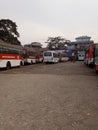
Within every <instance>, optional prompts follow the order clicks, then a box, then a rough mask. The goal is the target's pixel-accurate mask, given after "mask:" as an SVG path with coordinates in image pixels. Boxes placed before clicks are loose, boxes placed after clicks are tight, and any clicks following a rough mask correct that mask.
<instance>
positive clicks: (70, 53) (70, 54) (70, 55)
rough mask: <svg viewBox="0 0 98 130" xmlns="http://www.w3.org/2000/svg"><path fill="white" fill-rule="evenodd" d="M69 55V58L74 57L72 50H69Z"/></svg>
mask: <svg viewBox="0 0 98 130" xmlns="http://www.w3.org/2000/svg"><path fill="white" fill-rule="evenodd" d="M67 55H68V57H69V58H70V57H72V50H67Z"/></svg>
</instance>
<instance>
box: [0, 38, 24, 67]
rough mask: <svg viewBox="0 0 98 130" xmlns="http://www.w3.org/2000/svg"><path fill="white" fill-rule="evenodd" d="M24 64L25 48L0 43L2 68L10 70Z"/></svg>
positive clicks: (0, 64)
mask: <svg viewBox="0 0 98 130" xmlns="http://www.w3.org/2000/svg"><path fill="white" fill-rule="evenodd" d="M23 64H24V50H23V47H22V46H18V45H12V44H9V43H5V42H3V41H0V68H6V69H10V68H11V67H16V66H21V65H23Z"/></svg>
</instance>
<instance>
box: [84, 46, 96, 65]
mask: <svg viewBox="0 0 98 130" xmlns="http://www.w3.org/2000/svg"><path fill="white" fill-rule="evenodd" d="M94 46H95V45H94V43H90V46H89V48H88V50H87V51H86V53H85V59H84V63H85V64H86V65H88V66H94Z"/></svg>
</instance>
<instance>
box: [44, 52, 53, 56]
mask: <svg viewBox="0 0 98 130" xmlns="http://www.w3.org/2000/svg"><path fill="white" fill-rule="evenodd" d="M44 56H52V53H51V52H44Z"/></svg>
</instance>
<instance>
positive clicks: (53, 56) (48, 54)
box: [43, 50, 59, 63]
mask: <svg viewBox="0 0 98 130" xmlns="http://www.w3.org/2000/svg"><path fill="white" fill-rule="evenodd" d="M43 62H44V63H57V62H59V55H58V53H57V52H56V51H51V50H50V51H45V52H43Z"/></svg>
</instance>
